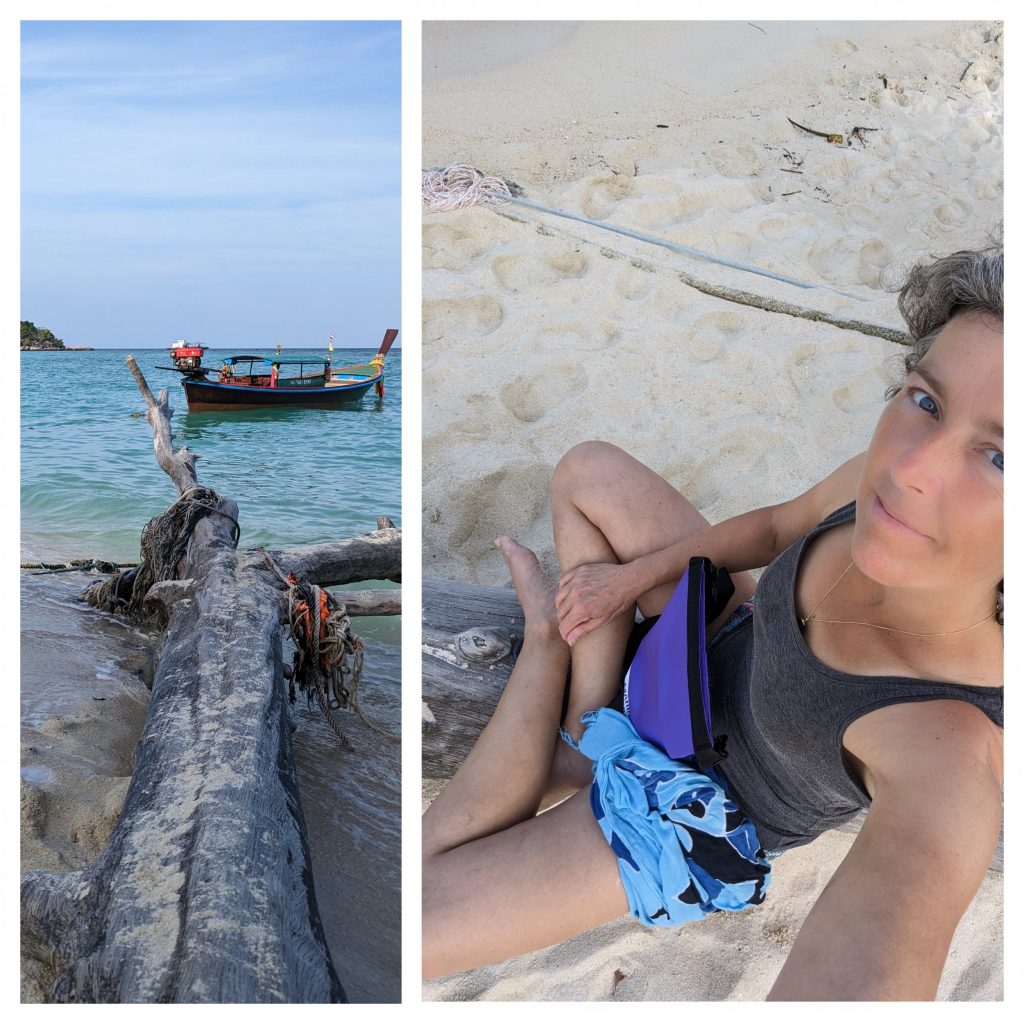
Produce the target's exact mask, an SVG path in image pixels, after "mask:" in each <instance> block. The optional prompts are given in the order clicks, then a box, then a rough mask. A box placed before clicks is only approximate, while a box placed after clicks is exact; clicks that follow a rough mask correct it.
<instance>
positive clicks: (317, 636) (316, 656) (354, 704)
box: [268, 556, 399, 751]
mask: <svg viewBox="0 0 1024 1024" xmlns="http://www.w3.org/2000/svg"><path fill="white" fill-rule="evenodd" d="M268 558H269V556H268ZM275 568H276V566H275ZM284 579H285V582H286V583H287V585H288V590H287V592H286V599H287V601H288V625H289V628H290V629H291V634H292V639H293V640H294V642H295V652H294V654H293V655H292V672H291V676H290V683H289V687H288V697H289V699H290V700H291V702H292V703H293V704H294V703H295V684H296V683H298V685H299V690H300V691H301V692H302V693H303V694H304V695H305V697H306V702H307V705H308V704H309V702H310V700H311V699H313V698H315V699H316V702H317V705H318V706H319V708H320V710H321V711H322V712H323V716H324V718H325V719H326V720H327V724H328V725H329V726H330V727H331V729H332V730H333V732H334V734H335V735H336V736H337V737H338V739H339V740H341V742H342V745H343V746H344V747H345V749H346V750H349V751H351V750H353V747H352V744H351V743H349V741H348V739H346V737H345V735H344V734H343V733H342V731H341V729H340V727H339V726H338V723H337V721H336V720H335V718H334V714H333V712H334V711H338V710H342V709H351V710H352V711H354V712H355V713H356V714H357V715H358V716H359V717H360V718H361V719H362V720H363V723H364V724H365V725H366V726H367V727H368V728H370V729H372V730H373V731H374V732H375V733H377V734H379V735H381V736H385V737H387V738H388V739H390V740H394V741H395V742H398V739H399V737H397V736H395V735H394V734H393V733H390V732H388V731H387V730H386V729H382V728H380V727H379V726H377V725H374V724H373V722H371V721H370V720H369V719H368V718H367V717H366V715H365V714H363V709H362V708H361V707H360V706H359V701H358V699H357V697H356V692H357V690H358V687H359V680H360V677H361V676H362V672H363V657H364V654H365V650H366V646H365V644H364V643H363V641H362V639H361V638H360V637H358V636H356V634H355V633H354V632H353V631H352V620H351V618H350V617H349V614H348V608H347V607H346V606H345V605H344V604H342V603H341V602H339V601H338V599H337V598H336V597H335V596H334V595H333V594H332V593H330V591H328V590H325V589H324V588H323V587H318V586H317V585H316V584H315V583H310V582H309V581H308V580H300V579H298V578H297V577H296V575H295V574H294V573H288V575H287V576H285V577H284ZM350 657H351V659H352V664H351V665H349V658H350Z"/></svg>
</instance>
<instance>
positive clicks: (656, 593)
mask: <svg viewBox="0 0 1024 1024" xmlns="http://www.w3.org/2000/svg"><path fill="white" fill-rule="evenodd" d="M551 522H552V529H553V531H554V538H555V550H556V551H557V552H558V563H559V565H560V567H561V569H562V572H563V573H564V572H568V571H569V570H570V569H574V568H575V567H576V566H578V565H584V564H588V563H592V562H608V563H615V562H618V563H624V562H630V561H632V560H633V559H634V558H638V557H639V556H640V555H645V554H648V553H649V552H651V551H657V550H660V549H661V548H664V547H667V546H668V545H669V544H672V543H674V542H675V541H678V540H681V539H682V538H684V537H688V536H690V535H691V534H694V533H697V532H698V531H700V530H703V529H704V528H705V527H706V526H708V525H709V524H708V521H707V520H706V519H705V518H704V517H703V516H702V515H701V514H700V512H698V511H697V509H695V508H694V507H693V505H691V504H690V502H689V501H687V500H686V498H684V497H683V496H682V495H681V494H680V493H679V492H678V491H677V490H675V488H673V487H672V486H671V485H670V484H669V483H668V482H667V481H666V480H664V479H662V478H661V477H660V476H658V475H657V474H656V473H654V472H653V471H652V470H650V469H648V468H647V467H646V466H645V465H643V463H641V462H638V461H637V460H636V459H634V458H633V457H632V456H631V455H628V454H627V453H626V452H624V451H622V449H621V448H616V447H615V446H614V445H611V444H607V443H606V442H603V441H587V442H585V443H583V444H580V445H577V446H576V447H575V448H573V449H572V450H571V451H570V452H568V454H566V455H565V456H564V457H563V458H562V460H561V461H560V462H559V463H558V466H557V467H556V468H555V473H554V476H553V478H552V481H551ZM732 580H733V583H734V585H735V587H736V593H735V594H734V595H733V597H732V598H731V599H730V601H729V604H728V605H727V607H726V609H725V611H724V612H723V613H722V614H721V615H720V616H719V617H718V618H717V619H716V620H715V621H714V622H713V623H712V624H711V626H710V627H709V631H708V638H709V639H710V637H711V636H713V635H714V633H715V632H716V631H717V629H718V627H719V626H721V624H722V623H723V622H725V620H726V619H727V618H728V617H729V615H731V614H732V611H733V609H735V607H736V606H737V605H738V604H740V603H741V602H742V601H747V600H749V599H750V596H751V594H753V593H754V589H755V587H756V583H755V580H754V577H753V576H751V574H750V573H749V572H742V573H735V574H733V575H732ZM674 589H675V584H674V583H673V584H666V585H664V586H661V587H657V588H656V589H654V590H651V591H649V592H648V593H647V594H644V595H643V596H641V598H640V600H639V602H638V604H639V607H640V610H641V612H642V613H643V614H644V615H645V616H650V615H657V614H659V613H660V612H661V611H662V609H664V607H665V605H666V603H667V602H668V599H669V597H671V596H672V592H673V590H674ZM633 618H634V616H633V614H632V613H631V612H625V613H623V614H622V615H620V616H619V617H618V618H616V619H613V620H612V621H611V622H609V623H607V624H606V625H604V626H602V627H601V628H600V629H598V630H595V631H594V632H593V633H591V634H589V635H588V636H584V637H581V638H579V639H578V640H577V641H576V643H575V644H573V648H572V684H571V686H570V688H569V705H568V710H567V712H566V716H565V727H566V729H567V730H568V731H569V733H571V734H572V736H573V737H574V738H575V739H577V740H578V739H579V736H580V733H581V732H582V726H581V725H580V715H581V714H583V713H584V712H585V711H592V710H594V709H595V708H599V707H603V706H605V705H607V704H608V703H609V702H610V701H611V700H612V699H613V698H614V697H615V695H616V693H617V692H618V689H619V686H620V684H621V682H622V671H621V670H622V659H623V655H624V653H625V648H626V639H627V637H628V636H629V633H630V630H631V629H632V627H633ZM589 778H590V763H589V761H587V760H586V758H584V757H582V756H581V755H579V754H577V753H575V752H574V751H572V750H570V749H569V748H568V747H567V746H565V744H560V745H559V750H558V751H557V753H556V758H555V767H554V772H553V776H552V779H551V785H550V789H549V798H557V797H558V796H560V795H562V796H564V794H565V793H566V792H568V791H571V790H572V789H573V788H579V786H582V785H585V784H586V783H587V782H588V781H589Z"/></svg>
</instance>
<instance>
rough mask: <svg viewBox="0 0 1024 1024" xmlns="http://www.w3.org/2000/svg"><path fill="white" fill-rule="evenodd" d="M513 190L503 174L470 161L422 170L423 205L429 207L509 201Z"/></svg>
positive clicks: (448, 207)
mask: <svg viewBox="0 0 1024 1024" xmlns="http://www.w3.org/2000/svg"><path fill="white" fill-rule="evenodd" d="M511 196H512V193H511V191H510V190H509V187H508V185H506V184H505V182H504V181H502V179H501V178H496V177H494V176H493V175H488V174H484V173H482V172H481V171H478V170H477V169H476V168H475V167H470V166H469V164H452V165H451V166H450V167H445V168H444V169H442V170H440V171H424V172H423V205H424V206H425V207H426V208H427V209H428V210H437V211H442V210H461V209H464V208H465V207H467V206H476V205H477V204H478V203H507V202H508V201H509V199H510V198H511Z"/></svg>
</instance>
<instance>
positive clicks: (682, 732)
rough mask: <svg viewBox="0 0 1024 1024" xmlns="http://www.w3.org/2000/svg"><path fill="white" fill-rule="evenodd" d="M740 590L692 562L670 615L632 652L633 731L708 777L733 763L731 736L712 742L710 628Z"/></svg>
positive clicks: (628, 693)
mask: <svg viewBox="0 0 1024 1024" xmlns="http://www.w3.org/2000/svg"><path fill="white" fill-rule="evenodd" d="M734 590H735V588H734V586H733V582H732V580H731V579H730V578H729V574H728V573H727V572H726V571H725V570H724V569H720V568H718V567H717V566H715V565H713V564H712V563H711V562H710V561H709V560H708V559H707V558H691V559H690V564H689V566H688V567H687V569H686V572H685V573H684V574H683V578H682V579H681V580H680V581H679V586H677V587H676V589H675V592H674V593H673V594H672V597H671V598H669V602H668V604H667V605H666V606H665V610H664V611H663V612H662V613H661V615H658V616H652V617H651V618H649V619H646V620H645V621H644V622H642V623H641V624H640V625H639V626H638V627H637V630H636V633H635V634H634V639H633V640H632V642H631V643H630V645H629V647H628V648H627V651H626V659H627V663H628V668H627V670H626V681H625V685H624V688H623V705H624V710H625V712H626V715H627V716H628V718H629V720H630V721H631V722H632V723H633V727H634V728H635V729H636V731H637V732H638V733H639V734H640V735H641V736H642V737H643V738H644V739H645V740H647V741H648V742H650V743H653V744H655V745H656V746H658V747H661V749H662V750H664V751H665V753H666V754H668V756H669V757H671V758H675V759H676V760H681V759H682V758H684V757H691V756H695V757H696V759H697V763H698V765H699V766H700V768H701V769H702V770H705V769H707V768H710V767H711V766H712V765H714V764H716V763H717V762H718V761H721V760H722V758H723V757H725V737H724V736H719V737H717V738H715V739H712V731H711V699H710V696H709V693H708V658H707V649H706V647H705V641H706V633H707V625H708V623H709V622H712V621H713V620H714V619H716V618H717V617H718V616H719V615H721V613H722V612H723V611H724V610H725V606H726V605H727V604H728V602H729V598H730V597H732V595H733V591H734ZM637 640H639V643H637ZM634 650H635V653H633V654H632V658H630V653H631V652H632V651H634Z"/></svg>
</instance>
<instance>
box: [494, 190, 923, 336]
mask: <svg viewBox="0 0 1024 1024" xmlns="http://www.w3.org/2000/svg"><path fill="white" fill-rule="evenodd" d="M494 212H495V213H496V214H497V215H498V216H499V217H505V218H506V219H508V220H514V221H517V222H519V223H528V221H525V220H524V219H523V218H522V217H517V216H515V215H514V214H510V213H506V212H505V211H504V210H501V209H495V211H494ZM541 226H543V227H544V229H545V230H544V234H546V235H551V236H553V237H557V238H564V239H569V240H571V241H573V242H576V243H582V244H584V245H591V246H594V247H595V248H597V249H599V250H600V251H601V254H602V255H605V256H608V257H610V258H613V259H624V260H628V261H629V262H630V264H631V265H632V266H634V267H639V268H640V269H643V270H648V271H652V272H654V271H657V270H658V269H660V268H658V267H656V266H654V265H653V264H651V263H648V262H646V261H641V260H637V259H636V258H635V257H633V256H630V255H629V254H628V253H624V252H622V250H621V249H613V248H611V247H610V246H607V245H604V244H600V245H599V244H598V243H597V242H592V241H590V239H587V238H582V237H581V236H579V235H574V234H573V233H572V232H570V231H565V230H563V229H561V228H554V227H549V226H548V225H538V227H541ZM673 273H674V274H676V276H677V277H678V278H679V280H680V281H682V282H683V284H688V285H689V286H690V287H691V288H695V289H696V290H697V291H699V292H703V293H704V294H705V295H713V296H715V297H716V298H719V299H725V300H726V301H727V302H736V303H739V304H740V305H743V306H754V307H756V308H758V309H764V310H766V311H768V312H769V313H785V314H786V315H787V316H795V317H799V318H800V319H802V320H816V321H818V322H820V323H825V324H832V326H833V327H839V328H840V329H842V330H844V331H859V332H860V333H861V334H867V335H870V336H871V337H874V338H884V339H885V340H886V341H893V342H895V343H896V344H898V345H911V344H913V342H912V341H911V339H910V337H909V336H908V335H907V334H905V333H904V332H903V331H900V330H896V329H895V328H893V327H885V326H883V325H882V324H872V323H867V322H866V321H863V320H850V319H847V318H846V317H843V316H839V315H837V314H833V313H826V312H825V311H824V310H820V309H807V308H806V307H804V306H798V305H796V304H795V303H792V302H784V301H782V300H781V299H773V298H772V297H771V296H768V295H757V294H756V293H754V292H748V291H743V290H742V289H739V288H730V287H728V286H727V285H719V284H712V283H711V282H710V281H703V280H701V279H700V278H699V277H695V276H694V275H693V274H689V273H687V272H686V271H685V270H674V271H673Z"/></svg>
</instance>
